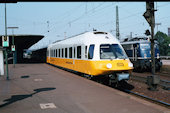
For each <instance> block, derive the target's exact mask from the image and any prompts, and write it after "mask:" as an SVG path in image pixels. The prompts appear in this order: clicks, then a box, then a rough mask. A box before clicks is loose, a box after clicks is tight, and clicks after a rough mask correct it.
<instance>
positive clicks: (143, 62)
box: [121, 37, 162, 72]
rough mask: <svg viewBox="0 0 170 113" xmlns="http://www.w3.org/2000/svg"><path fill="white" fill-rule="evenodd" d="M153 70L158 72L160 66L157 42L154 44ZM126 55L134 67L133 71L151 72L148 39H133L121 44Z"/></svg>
mask: <svg viewBox="0 0 170 113" xmlns="http://www.w3.org/2000/svg"><path fill="white" fill-rule="evenodd" d="M154 43H155V44H154V48H155V69H156V71H159V70H160V68H161V66H162V61H161V59H160V51H159V47H158V42H157V41H155V42H154ZM121 45H122V46H123V48H124V50H125V51H126V54H127V55H128V57H129V59H130V60H131V62H132V63H133V65H134V71H137V72H144V71H151V67H152V66H151V43H150V41H149V38H148V37H135V38H132V39H130V40H128V39H126V40H125V41H123V42H121Z"/></svg>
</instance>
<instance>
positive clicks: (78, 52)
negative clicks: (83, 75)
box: [77, 46, 81, 59]
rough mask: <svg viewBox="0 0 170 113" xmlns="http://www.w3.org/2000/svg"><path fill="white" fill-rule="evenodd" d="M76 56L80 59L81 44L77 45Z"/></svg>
mask: <svg viewBox="0 0 170 113" xmlns="http://www.w3.org/2000/svg"><path fill="white" fill-rule="evenodd" d="M77 58H78V59H81V46H77Z"/></svg>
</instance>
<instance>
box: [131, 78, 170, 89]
mask: <svg viewBox="0 0 170 113" xmlns="http://www.w3.org/2000/svg"><path fill="white" fill-rule="evenodd" d="M131 79H132V80H136V81H139V82H143V83H147V77H141V76H134V75H133V76H131ZM158 86H161V87H162V88H163V89H165V90H170V81H168V80H163V79H161V80H160V82H159V84H158Z"/></svg>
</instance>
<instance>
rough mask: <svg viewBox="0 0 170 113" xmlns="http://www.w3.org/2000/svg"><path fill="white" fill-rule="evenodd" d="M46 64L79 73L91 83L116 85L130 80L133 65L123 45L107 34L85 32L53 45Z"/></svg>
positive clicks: (49, 49) (49, 48)
mask: <svg viewBox="0 0 170 113" xmlns="http://www.w3.org/2000/svg"><path fill="white" fill-rule="evenodd" d="M47 63H49V64H52V65H55V66H59V67H62V68H65V69H69V70H72V71H76V72H79V73H81V74H82V75H83V76H85V77H87V78H89V79H91V78H97V79H105V80H108V83H109V84H110V85H111V84H115V83H119V81H123V80H128V79H129V77H130V75H131V72H132V70H133V64H132V63H131V61H130V60H129V58H128V57H127V55H126V53H125V51H124V49H123V47H122V46H121V44H120V42H119V41H118V40H117V39H116V38H115V37H113V36H112V35H111V33H108V32H99V31H92V32H85V33H82V34H79V35H76V36H73V37H70V38H67V39H64V40H60V41H57V42H55V43H53V44H50V45H49V46H48V48H47Z"/></svg>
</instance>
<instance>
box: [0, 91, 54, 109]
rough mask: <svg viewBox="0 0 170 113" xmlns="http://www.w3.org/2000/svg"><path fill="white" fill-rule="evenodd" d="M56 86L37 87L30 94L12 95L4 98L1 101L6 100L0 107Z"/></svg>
mask: <svg viewBox="0 0 170 113" xmlns="http://www.w3.org/2000/svg"><path fill="white" fill-rule="evenodd" d="M55 89H56V88H39V89H34V91H35V92H34V93H32V94H26V95H12V96H11V98H9V99H6V100H4V101H3V102H6V103H4V104H1V105H0V108H2V107H5V106H7V105H10V104H12V103H15V102H17V101H20V100H24V99H26V98H29V97H32V96H33V95H35V94H37V93H40V92H43V91H50V90H55Z"/></svg>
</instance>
